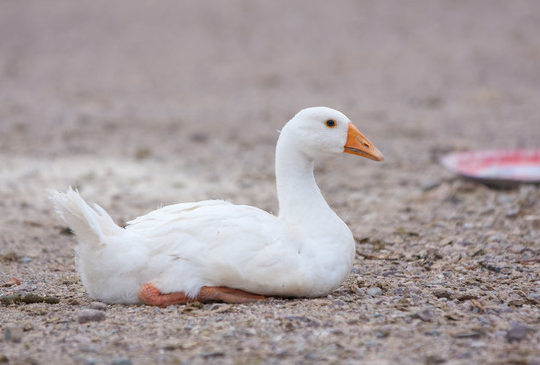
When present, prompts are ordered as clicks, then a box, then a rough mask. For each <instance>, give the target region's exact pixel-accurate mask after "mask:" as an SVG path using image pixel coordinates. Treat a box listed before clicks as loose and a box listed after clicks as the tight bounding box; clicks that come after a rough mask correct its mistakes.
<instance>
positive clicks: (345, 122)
mask: <svg viewBox="0 0 540 365" xmlns="http://www.w3.org/2000/svg"><path fill="white" fill-rule="evenodd" d="M285 133H286V134H287V135H288V136H289V137H290V138H292V140H294V144H295V146H296V148H297V149H298V150H299V151H300V152H302V153H303V154H304V155H306V156H307V157H308V158H309V159H318V158H321V157H329V156H336V155H339V154H341V153H343V152H345V153H351V154H353V155H358V156H362V157H366V158H369V159H371V160H374V161H383V160H384V156H383V154H382V153H381V152H380V151H379V150H378V149H377V148H376V147H375V146H374V145H373V144H372V143H371V142H370V141H369V140H368V139H367V138H366V137H365V136H364V135H363V134H362V133H360V131H359V130H358V128H356V126H355V125H354V124H353V123H352V122H351V121H350V120H349V118H347V117H346V116H345V115H344V114H343V113H341V112H339V111H337V110H334V109H331V108H326V107H313V108H307V109H303V110H301V111H300V112H298V113H297V114H296V115H295V116H294V117H293V118H292V119H291V120H290V121H289V122H288V123H287V124H286V125H285V127H283V130H282V135H283V134H285Z"/></svg>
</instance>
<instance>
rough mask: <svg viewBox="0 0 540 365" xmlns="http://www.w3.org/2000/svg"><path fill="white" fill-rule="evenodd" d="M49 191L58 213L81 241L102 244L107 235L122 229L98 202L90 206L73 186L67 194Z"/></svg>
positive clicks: (115, 233) (117, 232)
mask: <svg viewBox="0 0 540 365" xmlns="http://www.w3.org/2000/svg"><path fill="white" fill-rule="evenodd" d="M48 193H49V199H51V200H52V202H53V204H54V209H55V210H56V213H58V215H60V217H62V218H63V219H64V220H65V221H66V223H67V224H68V225H69V227H70V228H71V229H72V230H73V231H74V232H75V234H76V235H77V237H78V238H79V241H80V242H81V243H84V244H90V245H102V244H103V238H104V237H105V236H113V235H117V234H119V233H120V232H121V231H122V228H120V227H119V226H118V225H117V224H116V223H114V222H113V220H112V218H111V217H110V216H109V215H108V214H107V212H106V211H105V210H104V209H103V208H101V207H100V206H99V205H97V204H94V206H93V208H92V207H90V206H89V205H88V204H87V203H86V202H85V201H84V199H83V198H81V196H80V195H79V192H78V191H77V190H73V188H72V187H71V186H70V187H69V189H68V191H67V192H66V193H65V194H63V193H59V192H57V191H55V190H48Z"/></svg>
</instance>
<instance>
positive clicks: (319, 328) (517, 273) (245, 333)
mask: <svg viewBox="0 0 540 365" xmlns="http://www.w3.org/2000/svg"><path fill="white" fill-rule="evenodd" d="M1 8H2V10H1V11H0V38H1V41H0V242H1V243H0V244H1V246H0V265H1V266H0V267H1V271H0V285H2V284H5V286H2V287H0V296H2V297H3V300H2V303H0V312H1V313H2V314H1V319H0V328H1V333H0V335H1V336H0V362H1V363H8V364H50V363H57V364H72V363H73V364H75V363H76V364H116V365H121V364H123V365H129V364H156V363H159V364H176V363H183V364H203V363H218V364H220V363H221V364H257V363H261V364H278V363H279V364H281V363H285V364H311V363H334V364H358V363H361V364H428V365H435V364H497V365H499V364H501V365H502V364H528V365H532V364H540V347H539V343H540V331H539V328H540V188H539V187H538V186H535V185H523V186H520V187H517V188H515V189H509V190H496V189H492V188H489V187H485V186H483V185H479V184H475V183H472V182H468V181H464V180H461V179H459V178H456V177H454V176H453V175H452V174H451V173H449V172H447V171H446V170H445V169H444V168H443V167H442V166H441V165H440V164H439V162H438V159H439V158H440V156H441V155H443V154H444V153H446V152H451V151H461V150H471V149H484V148H514V147H520V148H533V147H538V139H539V137H540V120H539V115H540V103H538V100H540V87H539V85H540V68H539V67H538V65H539V64H540V37H538V34H540V3H539V2H537V1H532V0H531V1H512V2H510V1H503V0H500V1H474V2H471V1H467V2H466V1H450V0H448V1H428V0H426V1H408V2H403V1H386V2H376V1H353V0H351V1H334V2H325V1H312V2H310V3H309V5H308V4H307V3H305V2H304V3H301V2H290V1H284V0H279V1H272V2H252V1H247V0H233V1H228V2H218V1H205V2H202V1H201V2H196V1H185V2H175V1H163V2H144V1H129V2H128V1H116V2H106V1H103V0H98V1H92V2H70V1H62V0H50V1H47V2H40V1H24V2H20V1H3V2H2V5H1ZM315 105H325V106H330V107H334V108H336V109H339V110H341V111H343V112H344V113H345V114H347V115H348V116H349V117H350V118H351V119H352V120H353V121H354V122H355V124H356V125H357V126H358V127H359V128H360V130H361V131H362V132H363V133H364V134H365V135H367V136H368V138H369V139H370V140H371V141H372V142H374V144H375V145H376V146H377V147H378V148H379V149H380V150H381V151H382V152H383V153H384V154H385V157H386V161H385V162H384V163H375V162H372V161H368V160H365V159H360V158H357V157H354V156H342V157H339V158H337V159H333V160H327V161H320V162H318V163H317V165H316V178H317V181H318V183H319V186H320V188H321V190H322V191H323V193H324V195H325V197H326V198H327V200H328V202H329V204H330V205H331V206H332V207H333V208H334V209H335V210H336V212H337V213H338V214H339V215H340V216H341V217H342V218H343V219H344V220H345V222H346V223H347V224H348V225H349V227H350V228H351V230H352V231H353V233H354V235H355V238H356V240H357V257H356V260H355V264H354V268H353V271H352V273H351V275H350V277H349V279H348V280H347V281H346V282H345V283H343V285H342V286H341V287H340V288H339V289H338V290H336V291H335V292H334V293H332V294H331V295H329V296H328V297H324V298H316V299H281V298H275V299H271V300H269V301H268V302H264V303H255V304H249V305H229V304H205V305H199V304H197V303H195V304H190V305H187V306H173V307H168V308H164V309H159V308H152V307H146V306H125V305H107V306H105V307H103V306H102V305H100V304H96V303H92V302H93V301H92V300H91V299H89V298H88V297H87V296H86V293H85V290H84V288H83V287H82V285H81V283H80V281H79V278H78V275H77V273H76V271H75V267H74V261H73V256H74V251H73V248H74V246H75V238H74V237H73V236H72V235H69V231H68V230H67V229H66V227H65V225H64V224H63V222H62V221H61V220H60V219H59V218H58V217H57V216H56V215H55V214H54V212H53V210H52V208H51V205H50V203H49V202H48V201H47V198H46V192H45V189H47V188H54V189H58V190H65V189H67V187H68V186H69V185H73V186H77V187H78V188H79V190H80V192H81V193H82V194H83V196H84V197H85V198H86V199H87V200H88V201H90V202H97V203H98V204H100V205H101V206H103V207H104V208H106V209H107V211H108V212H109V213H110V214H111V216H112V217H114V219H115V220H116V221H117V222H119V223H120V224H122V223H123V222H126V221H127V220H129V219H131V218H134V217H136V216H139V215H141V214H144V213H146V212H148V211H150V210H152V209H154V208H156V207H158V206H159V205H161V204H171V203H176V202H182V201H193V200H200V199H208V198H224V199H228V200H231V201H232V202H235V203H239V204H250V205H255V206H258V207H260V208H263V209H266V210H268V211H272V212H276V210H277V201H276V196H275V187H274V175H273V153H274V147H275V142H276V140H277V136H278V133H277V132H276V131H277V130H279V128H281V126H282V125H283V124H284V123H285V122H286V121H287V120H288V119H289V118H290V117H291V116H292V115H294V113H296V112H297V111H298V110H299V109H301V108H304V107H308V106H315ZM12 278H16V279H18V280H20V284H18V283H17V281H10V280H11V279H12ZM6 298H7V299H6ZM87 309H91V310H93V312H90V313H94V315H95V313H96V312H95V311H99V310H103V309H105V311H104V313H105V319H103V318H102V317H103V316H101V315H96V317H95V318H100V319H103V320H99V319H96V320H90V321H88V322H84V321H83V320H82V319H80V318H79V314H80V313H81V311H83V310H87ZM83 313H86V314H88V313H89V312H83ZM85 318H86V317H85ZM81 322H82V323H81Z"/></svg>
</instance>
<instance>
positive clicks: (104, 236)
mask: <svg viewBox="0 0 540 365" xmlns="http://www.w3.org/2000/svg"><path fill="white" fill-rule="evenodd" d="M327 119H334V120H335V121H336V123H337V125H336V127H335V128H332V129H330V128H328V127H326V126H325V125H324V121H325V120H327ZM348 123H349V120H348V119H347V117H345V116H344V115H343V114H341V113H339V112H337V111H335V110H332V109H329V108H310V109H305V110H303V111H301V112H300V113H298V114H297V115H296V116H295V117H294V118H293V119H292V120H291V121H290V122H289V123H287V124H286V125H285V127H284V128H283V129H282V131H281V133H280V137H279V141H278V145H277V149H276V179H277V188H278V198H279V203H280V214H279V215H278V216H274V215H271V214H269V213H267V212H265V211H262V210H260V209H257V208H254V207H250V206H245V205H233V204H230V203H228V202H225V201H221V200H207V201H201V202H196V203H182V204H176V205H171V206H166V207H163V208H160V209H158V210H155V211H153V212H151V213H149V214H147V215H145V216H142V217H139V218H136V219H134V220H132V221H131V222H129V223H128V226H127V227H126V228H125V229H123V228H120V227H119V226H117V225H116V224H114V222H113V221H112V219H111V218H110V216H109V215H108V214H107V213H106V212H105V211H104V210H103V209H102V208H101V207H99V206H97V205H96V206H94V208H91V207H90V206H89V205H87V204H86V202H85V201H84V200H83V199H82V198H81V197H80V195H79V193H78V192H77V191H74V190H73V189H71V188H69V190H68V191H67V193H65V194H61V193H58V192H56V191H50V198H51V199H52V200H53V202H54V206H55V209H56V211H57V212H58V213H59V214H60V216H62V218H64V220H65V221H66V222H67V224H68V225H69V226H70V227H71V228H72V229H73V230H74V231H75V233H76V235H77V237H78V240H79V246H78V250H77V269H78V271H79V273H80V275H81V278H82V282H83V284H84V286H85V288H86V289H87V291H88V294H89V296H90V297H92V298H94V299H97V300H101V301H105V302H109V303H137V302H138V298H137V290H138V288H139V286H140V285H142V284H144V283H148V282H151V283H152V284H153V285H154V286H156V287H157V288H158V289H159V290H160V291H161V292H163V293H170V292H180V291H182V292H185V293H186V294H187V295H189V296H191V297H193V296H195V295H196V294H197V293H198V292H199V290H200V288H201V287H202V286H226V287H231V288H237V289H242V290H244V291H247V292H251V293H256V294H262V295H278V296H305V297H315V296H321V295H325V294H327V293H329V292H331V291H333V290H334V289H335V288H337V287H338V286H339V285H340V283H341V282H342V281H343V280H344V279H345V278H346V276H347V275H348V273H349V271H350V269H351V266H352V263H353V258H354V251H355V250H354V240H353V237H352V234H351V232H350V230H349V229H348V228H347V226H346V225H345V223H343V221H342V220H341V219H339V217H338V216H337V215H336V214H335V213H334V212H333V211H332V210H331V209H330V207H329V206H328V205H327V204H326V202H325V200H324V199H323V197H322V195H321V193H320V191H319V189H318V187H317V185H316V184H315V180H314V177H313V160H314V159H315V158H318V157H320V156H332V155H337V154H340V153H341V152H343V146H344V144H345V140H346V138H347V128H348Z"/></svg>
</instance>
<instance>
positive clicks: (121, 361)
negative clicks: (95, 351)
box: [112, 358, 133, 365]
mask: <svg viewBox="0 0 540 365" xmlns="http://www.w3.org/2000/svg"><path fill="white" fill-rule="evenodd" d="M132 364H133V363H132V361H131V360H130V359H125V358H116V359H114V360H113V361H112V365H132Z"/></svg>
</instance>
